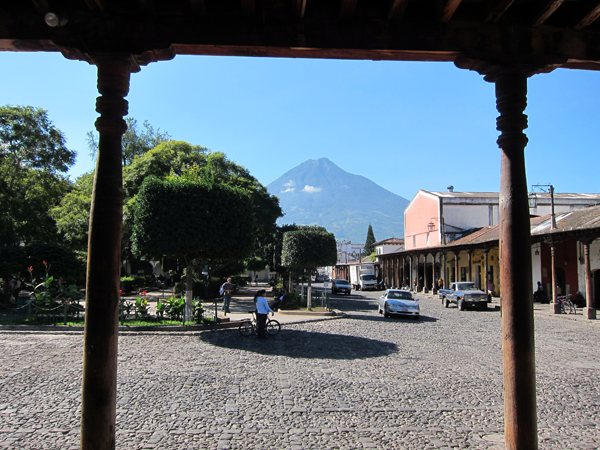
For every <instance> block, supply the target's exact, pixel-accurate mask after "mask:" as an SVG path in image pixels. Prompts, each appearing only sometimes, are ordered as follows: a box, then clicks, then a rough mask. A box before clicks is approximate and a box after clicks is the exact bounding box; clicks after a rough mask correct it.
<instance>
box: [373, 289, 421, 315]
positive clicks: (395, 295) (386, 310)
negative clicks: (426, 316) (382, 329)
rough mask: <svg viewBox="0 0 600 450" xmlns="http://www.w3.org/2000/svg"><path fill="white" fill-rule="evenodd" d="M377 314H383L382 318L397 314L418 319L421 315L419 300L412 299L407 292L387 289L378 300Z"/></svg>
mask: <svg viewBox="0 0 600 450" xmlns="http://www.w3.org/2000/svg"><path fill="white" fill-rule="evenodd" d="M379 314H383V317H389V316H390V315H392V314H398V315H402V316H410V317H414V318H415V319H418V318H419V316H420V314H421V308H420V307H419V299H418V298H417V299H415V298H413V296H412V294H411V293H410V292H409V291H403V290H400V289H388V290H387V291H385V292H384V294H383V295H382V296H381V297H380V298H379Z"/></svg>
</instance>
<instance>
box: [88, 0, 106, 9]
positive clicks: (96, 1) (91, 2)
mask: <svg viewBox="0 0 600 450" xmlns="http://www.w3.org/2000/svg"><path fill="white" fill-rule="evenodd" d="M85 4H86V5H87V7H88V9H89V10H90V11H104V5H103V4H102V0H85Z"/></svg>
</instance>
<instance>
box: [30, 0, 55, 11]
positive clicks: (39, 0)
mask: <svg viewBox="0 0 600 450" xmlns="http://www.w3.org/2000/svg"><path fill="white" fill-rule="evenodd" d="M31 2H32V3H33V5H34V6H35V9H37V10H38V11H39V12H50V11H52V7H51V6H50V4H49V3H48V2H47V1H46V0H31Z"/></svg>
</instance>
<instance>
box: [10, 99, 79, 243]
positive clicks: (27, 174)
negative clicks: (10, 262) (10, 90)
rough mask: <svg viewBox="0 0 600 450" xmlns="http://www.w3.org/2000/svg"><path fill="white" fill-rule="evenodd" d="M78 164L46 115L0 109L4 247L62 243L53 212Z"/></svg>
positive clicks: (22, 109) (23, 108)
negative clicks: (23, 244) (70, 170)
mask: <svg viewBox="0 0 600 450" xmlns="http://www.w3.org/2000/svg"><path fill="white" fill-rule="evenodd" d="M74 162H75V152H73V151H72V150H69V149H67V147H66V144H65V138H64V136H63V134H62V132H61V131H60V130H59V129H57V128H56V127H54V125H53V124H52V122H51V121H50V119H49V118H48V113H47V111H45V110H43V109H41V108H34V107H32V106H10V105H6V106H2V107H0V236H2V241H3V242H2V243H3V244H19V243H27V242H33V241H35V240H46V241H52V240H56V239H57V238H58V236H57V234H56V227H55V224H54V221H53V220H52V218H51V217H50V216H49V214H48V211H49V209H50V208H52V207H54V206H56V205H57V204H58V202H59V200H60V198H62V196H63V195H64V193H65V192H66V191H67V188H68V186H69V182H68V180H67V178H66V175H65V173H66V171H67V170H68V169H69V167H70V166H72V165H73V163H74Z"/></svg>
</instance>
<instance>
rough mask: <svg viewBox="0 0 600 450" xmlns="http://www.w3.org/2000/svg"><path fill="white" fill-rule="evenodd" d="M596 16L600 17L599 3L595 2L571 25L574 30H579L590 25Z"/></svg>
mask: <svg viewBox="0 0 600 450" xmlns="http://www.w3.org/2000/svg"><path fill="white" fill-rule="evenodd" d="M598 17H600V4H596V5H595V6H594V7H593V8H592V9H591V10H590V11H588V12H587V14H586V15H585V16H584V17H583V18H582V19H581V20H580V21H579V22H578V23H577V25H575V27H573V28H574V29H575V30H581V29H583V28H585V27H587V26H589V25H591V24H592V23H593V22H594V21H595V20H596V19H597V18H598Z"/></svg>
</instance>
